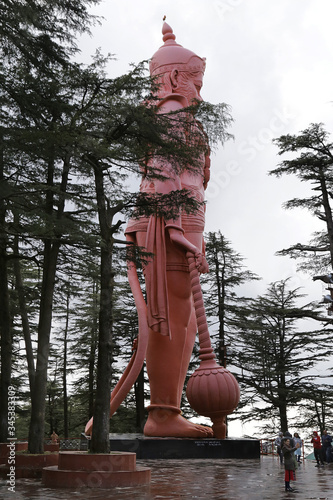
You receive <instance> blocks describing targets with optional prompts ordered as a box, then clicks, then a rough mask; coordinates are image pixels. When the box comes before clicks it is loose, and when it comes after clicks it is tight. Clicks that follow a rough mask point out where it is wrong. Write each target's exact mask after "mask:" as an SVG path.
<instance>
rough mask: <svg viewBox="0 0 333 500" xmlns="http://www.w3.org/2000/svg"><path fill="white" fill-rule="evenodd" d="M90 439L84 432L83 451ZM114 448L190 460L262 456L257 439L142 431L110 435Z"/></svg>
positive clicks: (139, 455)
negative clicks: (167, 435) (184, 436)
mask: <svg viewBox="0 0 333 500" xmlns="http://www.w3.org/2000/svg"><path fill="white" fill-rule="evenodd" d="M89 444H90V438H89V437H87V436H85V435H84V434H82V435H81V450H88V449H89ZM110 447H111V450H112V451H117V452H118V451H119V452H130V453H136V457H137V459H146V460H154V459H191V458H201V459H202V458H204V459H211V458H240V459H257V458H259V457H260V441H259V440H257V439H238V438H237V439H233V438H226V439H216V438H210V439H177V438H151V437H146V436H144V435H143V434H110Z"/></svg>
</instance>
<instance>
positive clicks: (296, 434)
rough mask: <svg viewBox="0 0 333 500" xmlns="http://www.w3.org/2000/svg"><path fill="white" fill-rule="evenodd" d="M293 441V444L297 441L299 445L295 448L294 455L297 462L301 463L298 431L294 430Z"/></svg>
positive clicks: (300, 444)
mask: <svg viewBox="0 0 333 500" xmlns="http://www.w3.org/2000/svg"><path fill="white" fill-rule="evenodd" d="M294 443H295V445H296V444H297V443H298V444H299V447H298V448H297V449H296V450H295V456H296V460H297V462H298V463H301V454H302V440H301V438H300V437H299V434H298V432H294Z"/></svg>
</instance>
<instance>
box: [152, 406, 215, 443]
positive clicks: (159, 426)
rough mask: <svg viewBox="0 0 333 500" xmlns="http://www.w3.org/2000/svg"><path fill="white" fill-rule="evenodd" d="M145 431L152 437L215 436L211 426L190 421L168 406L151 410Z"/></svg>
mask: <svg viewBox="0 0 333 500" xmlns="http://www.w3.org/2000/svg"><path fill="white" fill-rule="evenodd" d="M143 433H144V435H145V436H151V437H176V438H196V439H197V438H210V437H213V431H212V429H211V428H210V427H206V426H204V425H200V424H194V423H192V422H189V421H188V420H186V418H184V417H182V416H181V415H180V414H179V413H177V412H175V411H173V410H168V409H166V408H154V409H152V410H150V411H149V415H148V420H147V422H146V425H145V427H144V430H143Z"/></svg>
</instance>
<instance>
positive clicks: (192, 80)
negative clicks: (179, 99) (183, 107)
mask: <svg viewBox="0 0 333 500" xmlns="http://www.w3.org/2000/svg"><path fill="white" fill-rule="evenodd" d="M202 84H203V74H202V73H195V74H188V80H187V85H186V97H187V99H188V101H189V103H190V104H195V102H196V101H202V97H201V95H200V91H201V87H202Z"/></svg>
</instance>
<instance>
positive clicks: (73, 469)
mask: <svg viewBox="0 0 333 500" xmlns="http://www.w3.org/2000/svg"><path fill="white" fill-rule="evenodd" d="M150 479H151V474H150V469H148V468H147V467H137V466H136V456H135V453H127V452H122V453H118V452H111V453H110V454H107V453H92V454H90V453H87V452H86V451H61V452H60V453H59V461H58V465H55V466H51V467H44V468H43V475H42V484H43V485H44V486H45V487H47V488H73V489H78V488H94V489H95V488H114V487H120V486H121V487H123V486H126V487H129V486H138V485H144V484H149V483H150Z"/></svg>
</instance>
